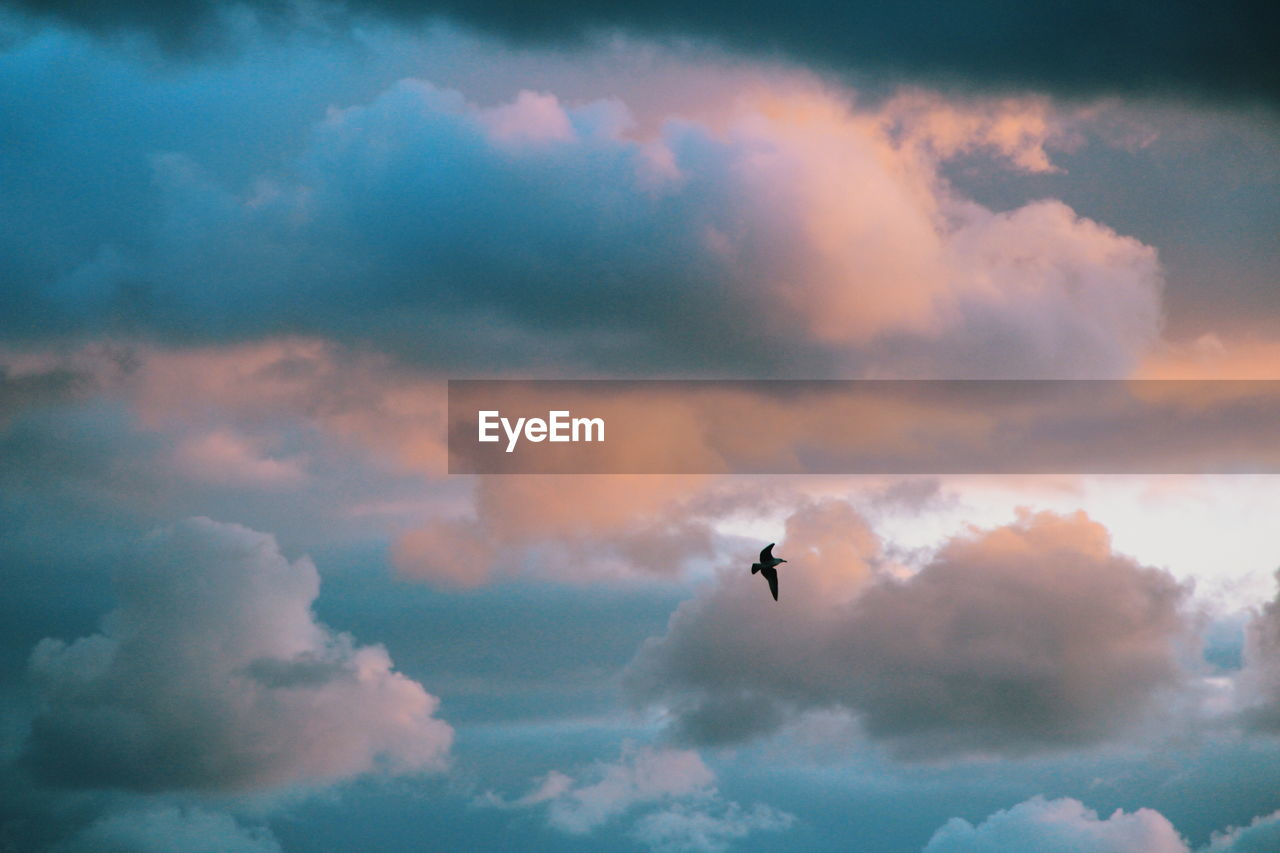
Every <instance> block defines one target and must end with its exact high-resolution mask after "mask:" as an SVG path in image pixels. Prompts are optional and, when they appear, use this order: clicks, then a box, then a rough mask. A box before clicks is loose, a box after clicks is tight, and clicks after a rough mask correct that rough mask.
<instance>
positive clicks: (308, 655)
mask: <svg viewBox="0 0 1280 853" xmlns="http://www.w3.org/2000/svg"><path fill="white" fill-rule="evenodd" d="M319 583H320V581H319V575H318V574H317V572H316V569H315V567H314V565H312V563H311V562H310V561H309V560H307V559H306V558H301V559H298V560H295V561H290V560H288V559H286V558H285V557H284V556H283V555H282V554H281V553H280V550H279V547H278V546H277V544H276V542H275V540H274V538H273V537H271V536H269V535H266V534H262V533H257V532H255V531H252V530H249V529H247V528H244V527H240V526H238V525H232V524H221V523H218V522H214V521H210V520H208V519H204V518H193V519H189V520H187V521H184V522H181V523H179V524H176V525H174V526H173V527H170V528H166V529H163V530H159V531H157V532H155V533H153V534H152V535H151V536H149V537H148V538H147V539H146V540H145V542H143V543H142V545H141V546H140V547H139V549H138V550H137V553H136V554H134V555H133V556H132V558H131V559H130V560H129V561H128V562H127V563H126V564H124V565H122V566H121V567H120V569H119V572H118V578H117V590H118V598H119V606H118V607H117V609H116V610H114V611H112V612H111V613H110V614H108V616H107V617H106V618H105V620H104V622H103V630H102V633H99V634H94V635H92V636H89V637H84V638H81V639H79V640H76V641H74V642H71V643H67V642H64V641H62V640H57V639H45V640H42V641H41V642H40V643H39V645H37V646H36V648H35V649H34V651H33V652H32V655H31V662H30V675H31V678H32V680H33V681H34V683H35V685H36V687H37V688H38V691H39V693H40V696H41V699H42V708H41V710H40V711H39V713H38V715H37V716H36V718H35V720H34V722H33V724H32V730H31V736H30V740H29V742H28V744H27V746H26V749H25V752H24V754H23V756H22V759H23V761H25V763H26V765H27V767H28V768H29V769H30V770H32V771H33V772H34V773H35V774H36V775H37V776H38V777H39V778H41V779H43V780H45V781H47V782H50V783H52V784H55V785H60V786H67V787H114V788H124V789H132V790H139V791H161V790H183V789H188V790H204V791H236V790H248V789H262V788H267V787H273V786H281V785H288V784H307V783H323V782H326V781H331V780H335V779H339V778H343V777H347V776H351V775H354V774H358V773H363V772H366V771H371V770H375V769H386V770H388V771H390V772H418V771H430V770H438V769H441V768H442V767H443V766H444V764H445V762H446V759H447V754H448V750H449V747H450V743H451V741H452V736H453V732H452V729H451V728H450V727H449V726H448V725H447V724H446V723H444V722H443V721H441V720H440V719H438V718H437V717H435V716H434V713H435V710H436V707H437V704H438V702H437V700H436V699H435V697H433V696H431V695H430V694H428V693H427V692H426V691H425V690H424V689H423V688H422V686H421V685H420V684H418V683H417V682H415V681H412V680H410V679H408V678H406V677H405V676H403V675H401V674H399V673H397V672H395V671H394V670H393V669H392V665H391V660H390V658H389V657H388V655H387V652H386V650H385V649H383V648H382V647H381V646H360V645H357V644H356V643H355V641H354V640H353V639H352V638H351V637H350V636H348V635H345V634H338V633H335V632H333V631H331V630H329V629H328V628H326V627H325V626H324V625H322V624H320V623H318V622H317V621H316V619H315V615H314V614H313V613H312V611H311V604H312V602H313V601H314V600H315V598H316V595H317V593H318V591H319ZM161 822H162V823H163V821H161ZM108 829H109V827H108ZM103 831H106V830H103Z"/></svg>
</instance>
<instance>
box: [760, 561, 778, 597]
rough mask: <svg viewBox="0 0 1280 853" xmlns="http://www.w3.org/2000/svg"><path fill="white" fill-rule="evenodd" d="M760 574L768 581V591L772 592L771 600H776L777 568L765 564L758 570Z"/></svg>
mask: <svg viewBox="0 0 1280 853" xmlns="http://www.w3.org/2000/svg"><path fill="white" fill-rule="evenodd" d="M760 574H762V575H764V578H765V580H767V581H768V582H769V592H771V593H773V600H774V601H777V600H778V570H777V569H774V568H770V567H768V566H765V567H764V568H762V569H761V570H760Z"/></svg>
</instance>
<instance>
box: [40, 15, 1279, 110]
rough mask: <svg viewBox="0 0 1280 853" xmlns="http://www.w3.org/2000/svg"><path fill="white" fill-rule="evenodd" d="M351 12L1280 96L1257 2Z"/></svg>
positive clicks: (915, 69) (1203, 92)
mask: <svg viewBox="0 0 1280 853" xmlns="http://www.w3.org/2000/svg"><path fill="white" fill-rule="evenodd" d="M241 5H242V6H245V7H248V8H252V9H254V10H255V11H257V12H258V13H259V14H260V15H262V16H263V17H265V18H267V19H270V20H274V21H282V22H285V23H286V24H287V22H288V21H289V19H290V11H289V9H290V4H288V3H286V2H283V0H251V2H249V3H245V4H241ZM18 6H19V8H23V9H25V10H27V11H30V12H34V13H36V14H41V15H50V16H55V17H57V18H61V19H63V20H67V21H72V22H75V23H78V24H81V25H84V26H88V27H91V28H96V29H103V28H140V29H145V30H150V31H152V32H155V33H158V34H160V35H161V36H162V37H164V38H166V39H167V40H169V41H173V42H176V43H180V44H181V43H186V44H191V43H196V44H199V43H201V42H202V41H207V39H208V38H209V36H208V33H209V30H210V29H211V27H210V25H211V24H212V23H215V22H217V21H218V20H219V18H220V17H221V16H222V14H223V13H224V12H225V10H226V9H227V8H235V5H234V4H223V3H218V2H214V0H182V1H181V2H175V3H166V4H154V3H145V2H139V0H126V2H110V0H18ZM344 8H345V9H346V10H347V11H349V12H353V13H371V14H374V15H378V16H385V17H390V18H392V19H396V20H406V21H427V20H431V19H435V18H441V17H443V18H447V19H452V20H455V21H459V22H461V23H464V24H468V25H471V26H474V27H477V28H479V29H482V30H485V31H489V32H493V33H497V34H500V35H502V36H505V37H508V38H510V39H513V40H515V41H517V42H521V43H530V42H532V43H552V44H563V43H570V44H572V43H576V42H580V41H582V40H583V39H585V38H589V37H590V36H591V35H592V34H594V33H599V32H608V31H612V30H622V31H624V32H630V33H636V34H641V35H647V36H658V37H682V36H686V37H687V36H692V37H695V38H702V39H707V40H709V41H711V42H713V43H717V44H721V45H724V46H726V47H728V48H729V49H731V50H734V51H740V52H743V53H747V54H756V55H769V56H774V55H779V54H780V55H783V56H786V57H789V58H792V59H795V60H797V61H800V62H802V63H805V64H812V65H816V66H819V67H824V68H829V69H833V70H836V71H840V72H853V73H856V74H860V75H869V76H873V77H881V78H889V79H908V80H917V81H926V82H930V83H960V84H965V85H970V86H980V87H988V88H997V89H1040V90H1048V91H1053V92H1061V93H1067V94H1085V95H1096V94H1108V93H1128V92H1144V93H1152V94H1159V95H1178V96H1181V95H1188V94H1190V95H1192V96H1204V97H1226V98H1260V99H1265V100H1270V101H1274V100H1275V99H1276V98H1277V97H1278V96H1280V71H1278V70H1277V65H1276V63H1275V62H1274V61H1273V60H1272V52H1273V45H1274V42H1275V40H1276V36H1277V35H1278V32H1277V22H1278V20H1280V14H1278V13H1277V11H1276V9H1275V7H1274V6H1273V5H1271V4H1267V3H1260V2H1255V1H1254V0H1231V2H1223V3H1199V2H1194V0H1177V2H1170V3H1159V4H1157V3H1150V2H1125V0H1074V2H1071V1H1070V0H1052V2H1045V3H1014V2H1008V0H978V2H965V3H935V2H929V0H909V2H902V3H878V2H874V1H873V0H856V1H855V2H849V3H841V2H835V0H807V2H800V3H794V2H791V3H786V2H781V1H780V0H754V2H751V3H748V4H745V5H744V4H741V3H728V2H723V0H714V1H713V2H708V3H696V4H689V3H685V2H679V0H646V2H641V3H624V2H618V0H576V2H571V3H557V4H554V5H550V6H549V5H546V4H538V5H522V4H512V3H507V2H500V0H480V2H460V0H348V2H347V3H346V4H345V5H339V6H337V9H344ZM330 10H331V12H333V11H336V10H335V9H334V8H333V7H330ZM300 17H301V16H300ZM311 17H312V18H314V15H312V16H311Z"/></svg>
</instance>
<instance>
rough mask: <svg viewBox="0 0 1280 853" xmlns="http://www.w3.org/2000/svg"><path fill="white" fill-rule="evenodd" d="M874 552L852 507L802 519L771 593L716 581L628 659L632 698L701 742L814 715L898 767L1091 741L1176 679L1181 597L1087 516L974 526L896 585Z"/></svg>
mask: <svg viewBox="0 0 1280 853" xmlns="http://www.w3.org/2000/svg"><path fill="white" fill-rule="evenodd" d="M877 552H878V548H877V543H876V542H875V541H874V537H872V536H871V535H870V533H869V531H868V530H867V529H866V526H865V524H864V523H863V522H862V521H861V519H860V518H859V517H858V516H857V514H856V513H855V512H854V511H853V510H852V509H851V508H849V507H848V506H847V505H844V504H842V503H840V502H825V503H819V504H815V505H812V506H810V507H808V508H806V509H802V510H800V511H799V512H797V513H796V514H795V515H794V516H792V518H791V519H790V520H789V521H788V525H787V537H786V539H785V540H784V541H783V542H782V543H780V545H779V547H778V553H782V554H787V555H788V557H789V559H790V560H791V562H790V563H788V564H787V566H786V567H785V568H786V569H787V572H786V573H782V572H780V573H779V574H780V575H781V600H780V601H779V602H778V603H777V604H775V603H774V602H773V601H771V600H769V597H768V596H767V595H761V592H762V590H761V589H759V588H758V585H757V584H753V583H749V582H748V581H749V578H747V577H746V576H745V573H744V572H742V571H739V570H737V569H738V568H739V567H734V568H732V569H728V570H725V571H723V572H722V573H721V574H720V575H719V576H718V578H717V581H716V583H715V584H714V585H713V586H711V587H710V588H708V589H707V590H706V591H705V592H703V593H701V594H700V595H698V596H697V597H696V598H694V599H692V600H691V601H688V602H686V603H684V604H683V605H681V607H680V608H679V609H678V610H677V611H676V613H675V614H674V615H673V616H672V618H671V620H670V623H669V625H668V630H667V633H666V634H665V635H664V636H662V637H657V638H653V639H651V640H650V641H648V643H647V644H646V645H645V646H644V647H643V648H642V650H641V651H640V652H639V653H638V655H637V656H636V658H635V660H634V661H633V662H632V664H631V665H630V668H629V672H628V683H629V685H630V689H631V692H632V695H633V696H634V697H635V698H636V700H637V701H639V702H641V703H645V704H648V703H656V704H659V705H662V706H664V707H666V708H667V709H668V711H669V713H670V714H671V715H672V719H673V726H674V730H675V733H676V734H677V735H678V736H679V737H682V738H684V739H686V740H690V741H693V742H697V743H704V744H714V743H732V742H740V741H743V740H746V739H749V738H751V737H755V736H760V735H764V734H768V733H770V732H772V731H775V730H777V729H778V728H780V727H781V726H783V725H785V724H786V723H787V722H788V721H792V720H795V719H796V718H797V716H798V715H799V714H801V713H803V712H805V711H809V710H820V709H824V710H844V711H847V712H850V713H853V714H855V715H856V716H857V717H858V719H859V720H860V722H861V725H862V727H863V728H864V730H865V731H866V732H867V733H868V735H869V736H871V737H873V738H876V739H879V740H881V741H883V742H885V743H886V744H887V745H888V746H889V747H890V748H891V749H892V750H893V751H894V752H896V753H897V754H899V755H902V756H905V757H926V756H941V755H962V754H1014V755H1016V754H1023V753H1029V752H1035V751H1041V750H1046V749H1055V748H1068V747H1075V746H1081V745H1087V744H1091V743H1096V742H1100V741H1103V740H1105V739H1107V738H1109V737H1111V736H1113V735H1116V734H1118V733H1120V732H1121V731H1123V730H1124V729H1125V728H1126V726H1127V725H1129V724H1131V723H1132V722H1133V721H1134V720H1135V719H1137V718H1139V717H1140V715H1141V713H1142V711H1143V709H1144V708H1146V707H1147V706H1148V705H1149V703H1150V702H1151V700H1152V699H1153V698H1154V697H1155V696H1157V695H1159V694H1160V693H1161V691H1164V690H1168V689H1172V688H1176V687H1177V686H1178V685H1179V683H1180V681H1181V679H1182V670H1181V668H1180V664H1179V656H1180V654H1181V652H1182V651H1183V650H1184V649H1185V645H1184V644H1186V643H1188V642H1190V641H1191V640H1192V636H1193V633H1194V624H1193V620H1192V619H1191V618H1190V616H1189V615H1188V614H1187V612H1186V609H1185V605H1186V601H1187V598H1188V595H1189V589H1188V588H1187V587H1185V586H1183V585H1180V584H1179V583H1177V582H1176V581H1175V580H1174V579H1173V578H1172V577H1171V576H1170V575H1169V574H1168V573H1167V572H1165V571H1162V570H1159V569H1154V568H1149V567H1145V566H1142V565H1139V564H1138V563H1137V562H1135V561H1133V560H1132V559H1130V558H1128V557H1125V556H1122V555H1120V554H1117V553H1115V552H1114V551H1113V550H1112V548H1111V544H1110V539H1109V536H1108V534H1107V531H1106V529H1105V528H1103V527H1102V526H1101V525H1100V524H1098V523H1096V522H1094V521H1092V520H1091V519H1089V518H1088V517H1087V516H1085V515H1084V514H1083V513H1077V514H1075V515H1070V516H1058V515H1054V514H1050V513H1040V514H1030V513H1024V514H1023V515H1022V516H1021V517H1020V518H1019V519H1018V520H1017V521H1016V522H1014V523H1013V524H1010V525H1007V526H1004V527H1000V528H996V529H992V530H985V531H976V530H975V531H973V532H971V533H970V534H968V535H964V536H960V537H958V538H956V539H953V540H951V541H950V542H948V543H947V544H946V545H945V546H944V547H942V548H941V549H940V551H939V552H938V553H937V555H936V557H935V558H934V559H933V560H932V561H931V562H930V563H929V564H928V565H926V566H925V567H924V568H923V569H921V570H920V571H919V572H918V573H916V574H914V575H911V576H909V577H907V578H905V579H898V578H895V577H891V576H889V575H888V574H886V573H885V572H884V571H882V570H879V569H878V566H877V562H878V553H877ZM743 565H745V563H744V564H743Z"/></svg>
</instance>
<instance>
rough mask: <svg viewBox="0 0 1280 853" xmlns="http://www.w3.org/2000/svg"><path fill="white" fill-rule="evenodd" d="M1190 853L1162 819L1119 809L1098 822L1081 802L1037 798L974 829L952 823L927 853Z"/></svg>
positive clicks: (935, 837) (1155, 814)
mask: <svg viewBox="0 0 1280 853" xmlns="http://www.w3.org/2000/svg"><path fill="white" fill-rule="evenodd" d="M1032 850H1034V851H1036V853H1191V852H1190V849H1189V848H1188V847H1187V845H1186V843H1185V842H1184V841H1183V840H1182V837H1181V836H1180V835H1178V832H1177V830H1175V829H1174V828H1173V825H1172V824H1171V823H1169V821H1168V820H1167V819H1165V817H1164V815H1162V814H1160V813H1159V812H1156V811H1152V810H1151V809H1138V810H1137V811H1135V812H1132V813H1128V812H1124V811H1121V810H1119V809H1117V810H1116V811H1115V813H1114V814H1112V815H1111V816H1110V817H1107V818H1099V817H1098V814H1097V813H1096V812H1094V811H1092V810H1091V809H1087V808H1085V806H1084V804H1082V803H1081V802H1080V801H1079V800H1073V799H1069V798H1064V799H1058V800H1046V799H1044V798H1043V797H1033V798H1032V799H1030V800H1027V801H1026V802H1024V803H1019V804H1018V805H1016V806H1014V807H1013V808H1011V809H1008V810H1006V811H998V812H996V813H995V814H993V815H991V816H990V817H988V818H987V819H986V820H984V821H983V822H982V823H980V824H978V825H977V826H974V825H973V824H971V823H969V822H968V821H966V820H963V819H961V818H952V819H951V820H950V821H948V822H947V824H946V825H945V826H943V827H942V828H941V829H939V830H938V831H937V832H935V833H934V834H933V838H931V839H930V840H929V843H928V844H927V845H925V848H924V851H923V853H1011V851H1032Z"/></svg>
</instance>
